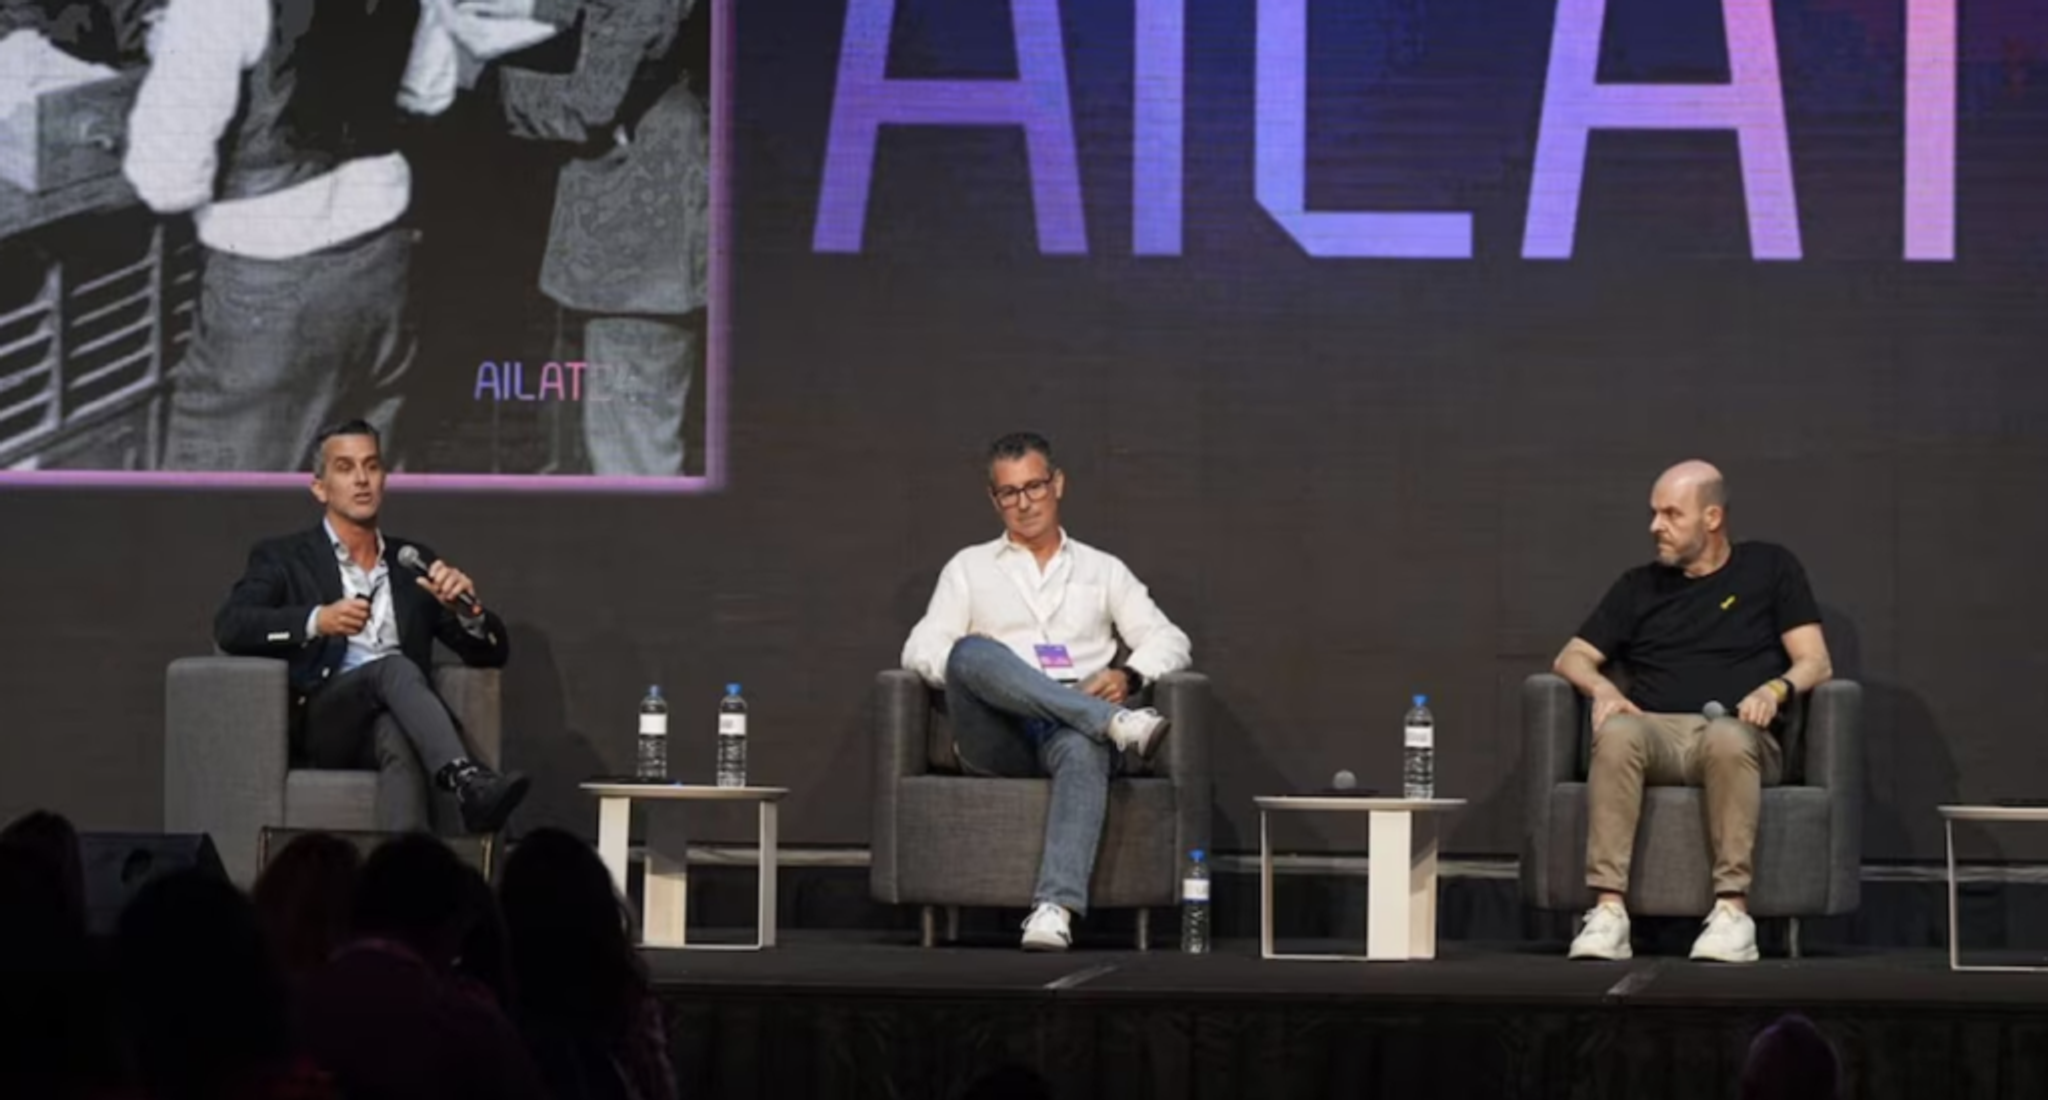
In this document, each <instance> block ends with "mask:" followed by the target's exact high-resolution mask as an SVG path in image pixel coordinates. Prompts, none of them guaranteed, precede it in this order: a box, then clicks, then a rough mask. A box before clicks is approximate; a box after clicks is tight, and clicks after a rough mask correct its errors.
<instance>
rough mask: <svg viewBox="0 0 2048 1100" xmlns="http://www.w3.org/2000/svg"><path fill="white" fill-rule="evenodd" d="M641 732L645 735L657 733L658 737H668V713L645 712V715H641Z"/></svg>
mask: <svg viewBox="0 0 2048 1100" xmlns="http://www.w3.org/2000/svg"><path fill="white" fill-rule="evenodd" d="M640 734H641V736H643V737H645V736H647V735H648V734H653V735H655V736H657V737H667V736H668V715H666V714H643V715H641V716H640Z"/></svg>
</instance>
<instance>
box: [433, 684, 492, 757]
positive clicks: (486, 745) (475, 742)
mask: <svg viewBox="0 0 2048 1100" xmlns="http://www.w3.org/2000/svg"><path fill="white" fill-rule="evenodd" d="M502 681H503V674H502V672H501V671H500V670H498V669H495V668H471V667H469V666H468V665H461V664H445V665H444V664H437V665H435V666H434V691H435V693H436V694H438V695H440V697H441V701H442V702H443V703H446V704H448V711H449V713H450V714H453V715H454V716H455V725H456V728H458V729H460V730H461V731H462V739H463V741H464V742H466V743H467V744H468V745H469V751H470V752H472V753H474V754H475V755H476V760H477V762H478V763H480V764H483V765H485V766H487V767H491V768H502V767H504V760H505V717H504V715H505V708H504V703H503V697H502V695H501V692H502V690H503V686H502Z"/></svg>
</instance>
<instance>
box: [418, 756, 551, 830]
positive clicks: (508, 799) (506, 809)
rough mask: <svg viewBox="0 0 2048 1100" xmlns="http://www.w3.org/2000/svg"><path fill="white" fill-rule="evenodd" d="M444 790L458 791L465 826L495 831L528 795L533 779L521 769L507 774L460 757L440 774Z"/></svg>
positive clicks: (466, 827) (457, 795)
mask: <svg viewBox="0 0 2048 1100" xmlns="http://www.w3.org/2000/svg"><path fill="white" fill-rule="evenodd" d="M436 778H437V779H439V781H440V785H441V789H442V790H447V791H454V792H455V799H456V801H457V802H458V803H460V804H461V806H462V827H463V828H465V829H467V830H469V831H470V832H472V833H495V832H497V831H498V830H499V829H502V828H504V827H505V821H506V819H507V818H510V817H511V816H512V811H513V810H516V809H518V808H519V802H520V800H521V799H523V798H525V797H526V788H527V787H528V786H530V785H531V782H530V781H529V780H528V779H527V778H526V777H525V776H524V775H521V774H519V773H518V772H506V773H505V774H503V775H500V774H498V773H497V772H494V771H492V770H491V769H489V768H487V767H484V766H483V765H482V764H479V763H477V762H476V761H474V760H457V761H456V762H455V763H453V764H450V765H448V766H447V767H445V768H443V769H441V774H440V775H439V776H437V777H436Z"/></svg>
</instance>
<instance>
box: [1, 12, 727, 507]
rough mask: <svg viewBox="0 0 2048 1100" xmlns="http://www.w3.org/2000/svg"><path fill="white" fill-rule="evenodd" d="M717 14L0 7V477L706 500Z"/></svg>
mask: <svg viewBox="0 0 2048 1100" xmlns="http://www.w3.org/2000/svg"><path fill="white" fill-rule="evenodd" d="M714 6H715V3H714V0H399V2H396V3H389V2H370V0H344V2H341V3H336V2H334V0H318V2H316V0H139V2H138V0H0V471H5V474H4V475H0V476H6V477H7V478H8V479H9V480H19V479H22V478H28V479H30V480H33V479H34V477H35V476H36V475H48V476H53V477H56V478H58V479H69V480H80V479H83V480H97V481H117V482H118V481H128V480H136V481H144V482H149V483H170V484H206V483H209V482H226V483H247V482H251V481H256V482H261V481H264V480H268V479H267V478H265V477H264V476H262V475H289V474H294V473H295V472H298V471H303V470H305V469H306V468H307V464H308V461H309V457H310V449H311V446H312V441H313V439H314V437H315V436H316V434H317V433H318V432H319V430H320V429H321V428H322V427H323V426H325V425H328V424H332V423H335V422H338V421H342V420H347V419H351V418H354V417H362V418H364V419H367V420H368V421H370V422H371V423H372V424H374V425H376V426H377V427H378V428H379V429H380V430H381V431H383V432H384V433H385V439H386V441H387V448H388V451H389V453H390V455H391V458H392V460H393V464H394V468H395V469H396V470H398V471H400V472H403V473H406V474H408V475H423V476H424V477H425V478H427V479H434V480H447V481H448V483H449V484H451V485H456V486H460V487H492V486H493V485H495V484H503V485H508V486H518V485H522V484H543V485H552V484H560V485H561V486H562V487H570V486H575V485H604V484H608V483H613V482H619V483H624V484H652V485H654V486H656V487H661V486H673V487H678V488H682V487H695V486H700V485H702V484H705V483H706V482H707V480H708V478H707V471H709V470H711V469H712V468H714V467H715V465H716V459H715V457H714V455H713V453H712V452H713V451H715V449H716V448H717V446H718V445H719V442H720V433H719V432H718V431H717V430H716V428H715V427H713V426H711V425H709V424H708V423H707V412H706V410H707V409H716V408H718V407H719V404H718V402H717V400H716V398H715V395H714V394H712V393H710V392H709V391H711V390H713V389H714V388H715V387H716V386H717V385H718V381H719V377H720V374H721V369H720V367H721V365H722V364H721V363H720V361H719V360H718V359H717V357H716V355H715V352H716V350H717V349H716V348H715V346H714V345H715V342H716V338H715V336H714V334H713V328H714V326H713V325H712V324H711V323H710V315H711V313H712V308H711V306H712V298H713V294H712V291H711V288H712V285H713V282H714V275H715V273H714V271H713V261H712V255H713V248H712V238H713V233H714V230H713V221H714V216H713V190H714V182H713V177H714V175H715V173H714V168H713V162H714V160H715V159H716V158H715V156H714V141H713V115H714V111H713V105H714V102H715V100H716V99H717V94H716V92H715V88H714V79H713V73H714V70H715V69H716V67H717V66H716V65H715V64H714V61H713V56H714V52H715V51H714V47H713V34H712V31H713V26H714V12H713V10H712V9H713V7H714ZM532 478H539V479H543V480H541V481H538V482H530V481H529V480H528V479H532ZM494 479H506V480H502V481H498V480H494Z"/></svg>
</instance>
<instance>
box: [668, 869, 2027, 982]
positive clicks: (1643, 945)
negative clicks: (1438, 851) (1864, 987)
mask: <svg viewBox="0 0 2048 1100" xmlns="http://www.w3.org/2000/svg"><path fill="white" fill-rule="evenodd" d="M636 877H637V876H636ZM754 881H755V880H754V873H753V871H752V870H751V869H742V868H736V867H698V868H693V869H692V873H691V894H690V902H691V914H690V921H691V924H692V926H693V927H697V926H704V927H713V928H721V927H730V928H740V927H747V926H750V925H751V922H752V921H753V919H754V904H755V897H754ZM635 889H636V890H637V883H636V884H635ZM1258 890H1259V882H1258V877H1257V876H1256V875H1245V874H1231V873H1224V874H1221V875H1218V876H1217V878H1216V884H1215V896H1216V899H1217V900H1216V905H1215V912H1214V915H1213V918H1212V919H1213V927H1214V931H1215V934H1216V935H1217V936H1219V937H1220V938H1224V939H1255V938H1256V937H1257V936H1258V934H1259V904H1258ZM779 891H780V899H781V912H782V927H784V928H786V929H818V930H876V929H898V930H901V931H902V932H903V934H904V935H905V936H906V937H915V936H916V934H917V923H918V914H917V909H916V908H915V907H909V906H906V907H895V906H885V905H879V904H877V903H876V902H875V901H874V900H873V899H872V898H870V897H869V896H868V879H867V871H866V869H865V868H848V867H785V868H784V869H783V870H782V872H781V875H780V881H779ZM1959 909H1960V911H1961V917H1962V927H1963V941H1962V942H1963V944H1964V947H1965V950H1971V949H1977V950H1987V949H2007V950H2040V951H2043V952H2044V953H2048V885H2036V884H2031V883H1970V884H1965V885H1964V887H1963V888H1962V891H1961V895H1960V905H1959ZM1274 912H1275V913H1276V915H1277V917H1278V927H1277V929H1276V934H1278V935H1280V936H1283V937H1291V938H1303V939H1326V938H1327V939H1335V938H1341V937H1344V936H1353V935H1355V936H1358V937H1359V938H1360V939H1361V940H1362V939H1363V936H1364V932H1363V929H1364V927H1365V923H1364V922H1365V883H1364V881H1363V880H1361V879H1356V878H1335V877H1322V876H1308V875H1286V876H1281V877H1280V878H1278V879H1277V880H1276V881H1275V886H1274ZM1022 916H1023V914H1022V912H1021V911H1018V912H1010V911H998V910H967V911H963V912H962V914H961V929H962V933H963V935H964V936H966V937H967V938H969V939H972V940H975V941H982V940H988V941H990V942H995V941H999V940H1002V939H1004V938H1009V939H1014V938H1015V937H1016V926H1017V922H1018V921H1019V920H1021V919H1022ZM1438 916H1439V920H1440V924H1439V934H1440V935H1441V936H1442V937H1443V938H1444V939H1449V940H1478V941H1485V942H1489V943H1502V942H1512V941H1517V940H1527V941H1550V940H1555V941H1558V942H1562V941H1564V940H1565V939H1567V938H1569V936H1570V935H1571V922H1572V920H1573V918H1574V916H1575V915H1574V914H1570V913H1540V912H1536V911H1533V910H1528V909H1525V908H1524V907H1523V906H1522V904H1521V895H1520V891H1519V888H1518V886H1517V884H1516V883H1515V882H1514V881H1513V880H1511V879H1501V878H1454V879H1446V880H1444V882H1443V885H1442V892H1441V893H1440V894H1439V897H1438ZM1801 924H1802V927H1801V929H1800V940H1801V944H1802V946H1803V948H1804V949H1805V950H1806V951H1807V952H1808V953H1814V952H1823V953H1824V952H1828V951H1851V950H1853V951H1864V950H1882V949H1887V948H1901V949H1920V950H1924V949H1927V948H1930V947H1945V946H1946V945H1947V943H1948V938H1947V928H1948V895H1947V890H1946V887H1945V886H1943V885H1942V884H1941V883H1939V882H1866V883H1864V884H1863V904H1862V906H1861V908H1860V909H1859V910H1858V911H1857V912H1855V913H1853V914H1849V915H1847V916H1842V917H1828V918H1818V919H1808V920H1806V921H1803V922H1801ZM1179 928H1180V925H1179V915H1178V913H1176V912H1174V911H1172V910H1155V911H1154V913H1153V916H1152V931H1153V936H1154V941H1155V943H1156V944H1159V945H1171V943H1172V942H1174V941H1175V940H1176V939H1177V938H1178V936H1179ZM1133 931H1134V923H1133V916H1132V914H1131V913H1130V912H1129V911H1117V910H1106V911H1102V912H1098V913H1094V914H1091V915H1089V917H1088V918H1087V919H1086V920H1085V922H1083V923H1082V924H1081V925H1080V933H1081V935H1082V936H1083V937H1084V938H1085V939H1086V940H1088V941H1091V942H1098V943H1114V944H1123V943H1128V942H1129V937H1130V936H1131V935H1132V934H1133ZM1759 931H1760V936H1761V941H1762V947H1763V949H1764V950H1765V952H1766V953H1767V954H1768V953H1780V954H1782V953H1783V951H1784V935H1785V922H1783V921H1763V922H1760V928H1759ZM1697 932H1698V924H1697V922H1696V921H1693V920H1690V919H1684V918H1670V919H1651V918H1638V919H1637V921H1636V933H1637V943H1638V947H1639V949H1648V948H1650V947H1652V946H1654V947H1656V948H1657V949H1658V950H1660V952H1663V953H1677V954H1680V955H1682V954H1683V953H1684V951H1685V949H1686V948H1687V947H1688V946H1689V945H1690V943H1691V940H1692V937H1693V936H1694V935H1696V934H1697ZM2043 961H2044V962H2048V959H2044V960H2043Z"/></svg>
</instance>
